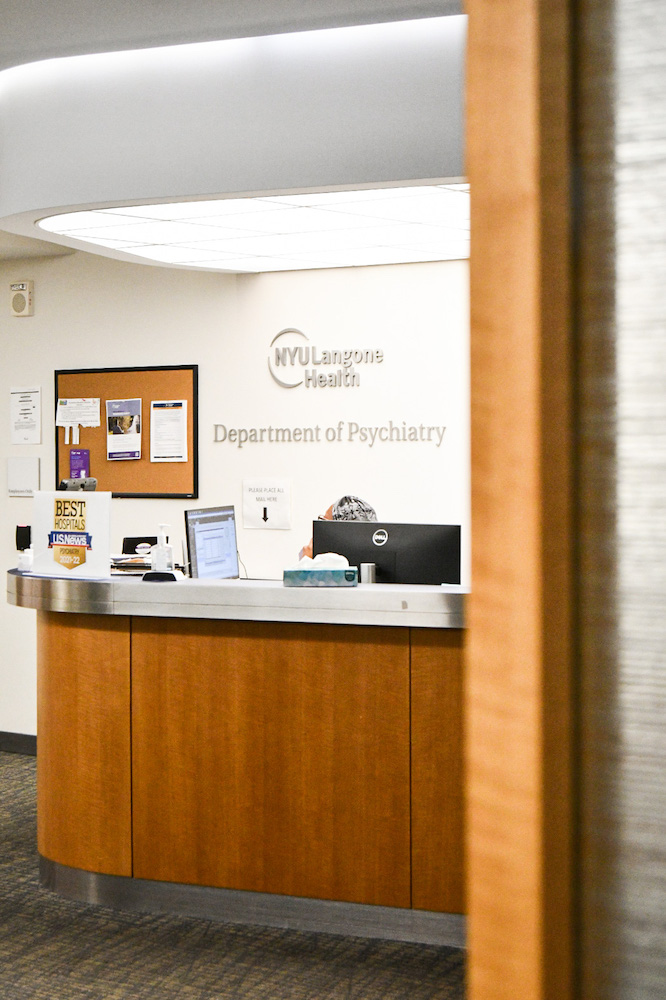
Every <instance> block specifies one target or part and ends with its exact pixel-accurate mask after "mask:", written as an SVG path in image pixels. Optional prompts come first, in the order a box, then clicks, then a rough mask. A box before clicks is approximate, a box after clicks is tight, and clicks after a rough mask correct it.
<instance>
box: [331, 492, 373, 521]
mask: <svg viewBox="0 0 666 1000" xmlns="http://www.w3.org/2000/svg"><path fill="white" fill-rule="evenodd" d="M331 514H332V516H333V520H334V521H376V520H377V515H376V514H375V511H374V508H373V507H371V506H370V504H369V503H366V502H365V500H361V499H360V497H340V499H339V500H336V501H335V503H334V504H333V507H332V509H331Z"/></svg>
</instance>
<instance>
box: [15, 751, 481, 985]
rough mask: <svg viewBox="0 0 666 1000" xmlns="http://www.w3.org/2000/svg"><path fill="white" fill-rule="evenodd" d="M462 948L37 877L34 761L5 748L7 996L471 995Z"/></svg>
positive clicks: (32, 758)
mask: <svg viewBox="0 0 666 1000" xmlns="http://www.w3.org/2000/svg"><path fill="white" fill-rule="evenodd" d="M463 997H464V955H463V953H462V952H461V951H458V950H456V949H454V948H434V947H430V946H424V945H414V944H402V943H394V942H385V941H366V940H361V939H358V938H347V937H340V936H334V935H328V934H305V933H300V932H296V931H280V930H273V929H265V928H260V927H241V926H232V925H228V924H219V923H213V922H211V921H208V920H197V919H191V918H187V919H186V918H180V917H167V916H164V915H159V916H157V915H150V914H136V913H128V912H124V911H118V910H110V909H107V908H104V907H96V906H89V905H85V904H81V903H73V902H70V901H68V900H65V899H62V898H61V897H59V896H57V895H55V894H54V893H51V892H49V891H47V890H46V889H43V888H41V886H40V885H39V879H38V864H37V848H36V809H35V758H34V757H28V756H23V755H20V754H10V753H0V1000H430V998H437V1000H463Z"/></svg>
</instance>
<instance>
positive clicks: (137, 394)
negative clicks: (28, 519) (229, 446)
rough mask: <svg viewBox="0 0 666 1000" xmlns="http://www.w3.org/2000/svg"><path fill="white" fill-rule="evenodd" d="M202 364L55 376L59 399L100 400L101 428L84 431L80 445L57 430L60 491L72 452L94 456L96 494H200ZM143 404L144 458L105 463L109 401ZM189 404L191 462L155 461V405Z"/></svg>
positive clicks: (79, 370)
mask: <svg viewBox="0 0 666 1000" xmlns="http://www.w3.org/2000/svg"><path fill="white" fill-rule="evenodd" d="M198 378H199V368H198V365H163V366H160V367H157V368H95V369H82V368H77V369H69V370H61V371H56V373H55V402H56V408H57V405H58V399H81V398H86V399H90V398H96V397H99V400H100V426H99V427H80V428H79V441H78V444H74V443H73V442H72V440H71V437H70V442H69V444H66V443H65V428H64V427H56V462H55V466H56V488H57V487H58V484H59V483H60V481H61V480H62V479H69V478H70V452H71V450H72V449H73V448H76V449H88V450H89V451H90V471H89V475H90V476H92V477H94V478H95V479H96V480H97V489H98V490H106V491H109V492H111V493H112V494H113V495H114V496H115V497H134V498H138V499H141V498H156V497H164V498H166V497H171V498H174V499H187V500H190V499H194V498H196V497H197V496H198V494H199V434H198V405H199V401H198ZM135 399H140V400H141V428H140V430H141V457H140V458H138V459H130V460H122V459H112V460H109V459H108V458H107V432H108V424H107V408H106V403H107V400H135ZM158 400H160V401H161V400H186V401H187V460H186V461H177V462H172V461H166V462H151V460H150V457H151V456H150V420H151V402H152V401H158Z"/></svg>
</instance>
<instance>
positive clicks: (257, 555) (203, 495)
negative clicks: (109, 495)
mask: <svg viewBox="0 0 666 1000" xmlns="http://www.w3.org/2000/svg"><path fill="white" fill-rule="evenodd" d="M24 278H31V279H33V280H34V282H35V315H34V316H33V317H25V318H20V319H17V318H14V317H10V316H9V315H8V312H9V310H8V306H6V307H5V308H4V309H2V310H0V343H1V348H0V350H1V352H2V353H1V356H2V360H3V363H2V367H1V369H0V421H3V423H4V427H5V436H4V440H5V447H4V449H3V456H2V462H1V464H0V512H1V513H0V523H1V524H2V526H3V527H2V530H1V532H0V552H1V553H2V556H3V563H4V565H5V566H6V567H11V566H14V565H15V564H16V553H15V549H14V528H15V525H16V524H17V523H19V522H22V521H25V522H28V523H29V522H30V517H31V506H32V501H31V500H29V499H23V498H14V497H11V498H10V497H8V496H7V489H6V457H8V456H21V455H25V456H30V455H39V457H40V459H41V470H42V479H41V485H42V487H43V488H46V489H51V488H53V483H54V447H53V434H54V432H53V417H52V414H53V403H54V400H53V372H54V370H55V369H56V368H86V367H91V368H95V367H113V366H120V365H137V366H140V365H155V364H198V365H199V366H200V367H199V375H200V384H199V392H200V398H199V404H200V405H199V432H200V495H199V499H198V500H197V501H195V502H192V501H189V502H187V501H175V500H122V499H116V500H114V501H113V513H112V545H113V546H114V547H119V546H120V542H121V539H122V536H123V535H125V534H135V533H137V534H138V533H144V532H150V533H153V532H154V530H155V526H156V524H157V522H158V521H166V522H168V523H170V524H171V525H172V526H173V527H172V536H173V537H174V538H175V539H176V541H178V540H179V539H180V538H181V537H182V521H183V514H182V511H183V510H184V509H185V508H186V507H188V506H208V505H213V504H218V503H233V504H235V505H236V508H237V512H238V518H239V522H240V527H239V549H240V553H241V557H242V559H243V562H244V564H245V566H246V567H247V571H248V574H249V575H250V576H255V577H260V576H268V577H274V578H279V576H280V574H281V570H282V568H283V567H284V566H285V565H288V564H291V563H293V561H294V560H295V558H296V556H297V553H298V549H299V548H300V546H301V545H302V544H303V542H304V541H307V539H308V538H309V536H310V534H311V521H312V519H313V517H316V516H317V514H318V513H320V512H323V511H324V510H325V509H326V507H328V505H329V504H330V503H331V502H332V501H333V500H335V499H336V498H337V497H338V496H340V495H341V494H343V493H347V492H351V493H357V494H359V495H360V496H363V497H365V498H366V499H367V500H369V501H370V502H371V503H372V504H373V505H374V506H375V507H376V509H377V512H378V514H379V517H380V518H382V519H384V520H405V521H434V522H449V521H450V522H455V523H458V522H460V523H461V524H462V525H463V532H464V547H465V559H464V566H463V573H464V582H466V581H467V580H468V573H469V563H468V555H467V552H468V542H469V513H468V494H469V473H468V451H469V442H468V424H467V409H468V389H467V386H468V338H467V328H468V317H467V264H466V262H463V261H453V262H447V263H439V264H408V265H396V266H390V267H372V268H348V269H340V270H329V271H309V272H292V273H281V274H265V275H253V276H239V277H235V276H229V275H221V274H213V273H206V272H194V271H192V272H190V271H178V270H170V269H167V268H158V267H147V266H143V265H137V264H126V263H122V262H118V261H113V260H108V259H105V258H101V257H96V256H93V255H88V254H74V255H73V256H70V257H59V258H53V259H48V260H47V259H45V260H39V261H27V262H21V263H17V262H4V263H2V264H0V287H4V288H5V289H7V291H8V284H9V283H10V282H11V281H16V280H20V279H24ZM291 326H293V327H297V328H298V329H300V330H302V331H303V332H304V333H305V334H306V335H307V336H308V337H309V342H310V343H311V344H314V345H315V346H317V347H318V348H320V350H323V349H327V348H330V349H335V348H341V349H344V348H347V347H351V348H357V347H359V348H380V349H382V350H383V351H384V354H385V360H384V361H383V362H382V364H381V365H376V366H372V367H368V368H367V369H366V368H363V367H358V368H357V371H358V372H359V373H360V375H361V384H360V386H358V387H356V388H324V389H320V388H317V389H308V390H305V389H303V388H302V387H300V388H297V389H291V390H287V389H283V388H281V387H280V386H278V385H277V384H276V383H275V382H274V381H273V380H272V379H271V377H270V374H269V372H268V366H267V359H268V355H269V344H270V342H271V340H272V339H273V337H274V336H275V335H276V334H277V333H278V332H279V331H280V330H282V329H283V328H285V327H291ZM29 385H41V387H42V393H43V416H42V444H41V445H39V446H17V445H10V444H9V389H10V388H11V387H16V386H29ZM389 420H393V422H394V424H399V425H401V424H402V422H403V421H404V422H406V424H407V425H416V426H418V425H421V424H424V425H433V426H434V425H445V426H446V428H447V430H446V432H445V434H444V437H443V440H442V444H441V447H437V446H436V444H435V443H434V442H433V441H431V442H430V443H428V442H384V443H380V442H375V444H374V445H373V446H372V447H369V446H368V444H367V443H366V444H363V443H360V442H358V441H356V442H350V441H349V440H347V438H348V429H349V424H350V423H352V422H355V423H358V424H359V425H365V426H372V427H376V426H385V425H387V424H388V421H389ZM340 421H342V423H343V440H342V441H340V442H338V441H335V442H333V443H330V444H329V443H326V442H325V441H322V443H320V444H318V445H315V444H305V443H299V444H295V443H292V444H274V445H267V444H265V445H263V446H262V445H258V444H256V445H249V444H248V445H246V446H245V447H243V448H241V449H239V448H238V447H237V446H235V445H234V444H230V443H229V442H228V441H227V442H221V443H215V442H214V439H213V438H214V425H215V424H223V425H225V426H226V427H245V428H249V427H261V426H269V425H272V426H280V427H294V426H316V425H318V426H319V427H320V428H321V435H322V437H324V432H325V428H326V427H331V426H335V427H337V426H338V424H339V423H340ZM91 471H92V474H93V475H94V471H95V470H94V469H93V470H91ZM255 476H265V477H281V478H287V479H288V480H289V481H290V482H291V484H292V499H293V506H292V528H291V530H288V531H256V530H245V529H243V527H242V517H241V515H240V510H241V506H242V492H241V484H242V480H243V477H255ZM0 628H1V629H2V633H1V634H2V638H3V656H2V659H1V660H0V731H2V730H4V731H10V732H22V733H34V732H35V731H36V723H35V648H34V634H35V615H34V612H31V611H28V610H25V609H20V608H13V607H10V606H9V605H6V604H5V603H2V604H0Z"/></svg>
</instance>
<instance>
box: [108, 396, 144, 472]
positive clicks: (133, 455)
mask: <svg viewBox="0 0 666 1000" xmlns="http://www.w3.org/2000/svg"><path fill="white" fill-rule="evenodd" d="M106 457H107V459H108V460H109V461H119V460H122V461H126V460H128V459H129V460H131V459H138V458H141V400H140V399H107V401H106Z"/></svg>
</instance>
